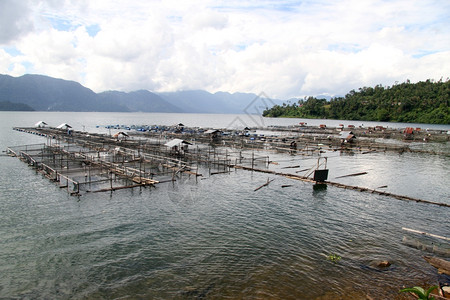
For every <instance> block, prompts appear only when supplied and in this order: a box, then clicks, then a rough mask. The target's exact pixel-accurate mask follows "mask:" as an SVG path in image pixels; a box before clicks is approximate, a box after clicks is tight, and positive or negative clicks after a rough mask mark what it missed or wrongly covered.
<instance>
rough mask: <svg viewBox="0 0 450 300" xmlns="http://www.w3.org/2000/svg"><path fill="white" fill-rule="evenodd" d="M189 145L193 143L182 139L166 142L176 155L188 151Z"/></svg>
mask: <svg viewBox="0 0 450 300" xmlns="http://www.w3.org/2000/svg"><path fill="white" fill-rule="evenodd" d="M189 145H192V144H191V143H189V142H188V141H185V140H182V139H173V140H171V141H169V142H167V143H165V144H164V146H166V147H168V148H169V149H170V151H171V154H174V155H183V154H185V153H186V152H188V147H189Z"/></svg>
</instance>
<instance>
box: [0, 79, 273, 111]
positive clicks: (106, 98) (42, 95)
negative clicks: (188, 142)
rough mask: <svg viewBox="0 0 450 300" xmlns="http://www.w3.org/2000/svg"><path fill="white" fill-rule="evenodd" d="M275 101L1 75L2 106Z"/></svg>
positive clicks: (127, 107)
mask: <svg viewBox="0 0 450 300" xmlns="http://www.w3.org/2000/svg"><path fill="white" fill-rule="evenodd" d="M274 104H282V101H281V100H273V99H269V98H267V97H266V96H265V95H264V94H261V95H259V96H258V95H256V94H251V93H233V94H230V93H227V92H217V93H214V94H212V93H209V92H207V91H203V90H193V91H178V92H164V93H154V92H150V91H148V90H138V91H133V92H128V93H126V92H120V91H105V92H101V93H95V92H94V91H92V90H90V89H88V88H86V87H84V86H82V85H81V84H80V83H78V82H75V81H68V80H63V79H58V78H52V77H48V76H44V75H33V74H27V75H23V76H20V77H12V76H9V75H0V110H21V109H22V110H36V111H100V112H164V113H224V114H227V113H258V114H261V113H262V111H263V110H264V109H265V108H266V107H272V106H273V105H274ZM8 108H10V109H8Z"/></svg>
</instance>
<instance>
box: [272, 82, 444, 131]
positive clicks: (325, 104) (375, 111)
mask: <svg viewBox="0 0 450 300" xmlns="http://www.w3.org/2000/svg"><path fill="white" fill-rule="evenodd" d="M449 98H450V80H449V79H448V78H447V80H446V81H443V80H442V79H441V80H439V81H437V82H435V81H433V80H430V79H429V80H426V81H420V82H417V83H411V82H410V81H409V80H407V81H406V82H404V83H401V84H396V85H393V86H391V87H389V86H388V87H383V86H382V85H376V86H375V87H363V88H359V90H358V91H355V90H351V91H350V92H349V93H347V94H346V95H345V96H344V97H335V98H331V99H330V101H327V100H326V99H318V98H315V97H305V98H304V99H299V100H298V101H297V102H292V101H288V102H286V103H283V105H274V106H273V107H271V108H268V107H267V108H266V109H265V110H264V111H263V116H264V117H286V118H289V117H291V118H305V119H335V120H362V121H383V122H404V123H426V124H450V108H449Z"/></svg>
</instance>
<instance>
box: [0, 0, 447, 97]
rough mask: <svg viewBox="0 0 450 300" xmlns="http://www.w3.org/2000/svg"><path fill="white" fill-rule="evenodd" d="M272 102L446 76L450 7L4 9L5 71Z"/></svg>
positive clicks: (103, 0) (322, 0)
mask: <svg viewBox="0 0 450 300" xmlns="http://www.w3.org/2000/svg"><path fill="white" fill-rule="evenodd" d="M26 73H33V74H43V75H48V76H52V77H57V78H63V79H67V80H75V81H78V82H80V83H81V84H83V85H84V86H86V87H88V88H91V89H92V90H94V91H96V92H101V91H105V90H122V91H132V90H137V89H147V90H150V91H176V90H191V89H204V90H207V91H210V92H216V91H228V92H253V93H256V94H259V93H261V92H264V93H265V94H266V95H268V96H269V97H272V98H279V99H287V98H290V97H303V96H308V95H320V94H328V95H345V94H346V93H347V92H348V91H350V90H351V89H358V88H359V87H363V86H373V85H376V84H382V85H389V86H391V85H393V84H395V83H396V82H404V81H406V80H407V79H409V80H411V82H417V81H421V80H426V79H435V80H439V79H440V78H443V79H444V80H446V79H447V77H449V76H450V1H440V0H437V1H428V0H420V1H416V0H407V1H405V0H386V1H375V0H374V1H371V0H367V1H366V0H347V1H337V0H318V1H309V0H306V1H290V0H287V1H276V0H261V1H251V0H239V1H238V0H230V1H208V0H205V1H200V0H188V1H179V0H176V1H175V0H167V1H166V0H165V1H156V0H154V1H153V0H149V1H144V0H127V1H119V0H95V1H89V0H41V1H39V0H0V74H8V75H12V76H20V75H23V74H26Z"/></svg>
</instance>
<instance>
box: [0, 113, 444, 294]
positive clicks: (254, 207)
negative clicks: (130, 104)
mask: <svg viewBox="0 0 450 300" xmlns="http://www.w3.org/2000/svg"><path fill="white" fill-rule="evenodd" d="M40 120H44V121H45V122H47V123H49V124H50V125H53V126H57V125H59V124H60V123H63V122H67V123H69V124H70V125H72V126H73V127H74V129H75V130H86V131H92V132H94V131H97V132H104V133H107V131H106V130H107V129H105V128H104V127H99V128H97V125H108V124H128V125H131V124H148V125H152V124H161V125H172V124H176V123H179V122H182V123H183V124H185V125H186V126H191V127H193V126H199V127H240V126H243V125H245V126H249V127H252V126H259V125H265V126H268V125H290V124H296V123H298V122H299V120H298V119H262V118H260V117H258V116H247V115H196V114H151V113H136V114H133V113H123V114H121V113H54V112H52V113H46V112H0V148H1V149H2V150H5V149H6V147H8V146H16V145H24V144H34V143H43V142H45V139H43V138H42V137H38V136H34V135H29V134H25V133H20V132H16V131H13V130H12V127H13V126H33V124H35V123H36V122H38V121H40ZM305 121H306V122H308V124H311V125H313V124H315V123H317V124H321V123H325V124H327V125H328V126H333V125H334V124H339V123H342V122H344V124H354V125H356V126H358V125H360V124H359V123H358V122H350V121H347V122H345V121H328V120H327V121H324V120H305ZM370 124H371V123H369V122H364V125H366V126H371V125H370ZM378 124H379V123H377V125H378ZM380 125H381V123H380ZM384 125H385V126H386V124H384ZM387 125H388V126H389V127H406V126H410V124H406V125H405V124H393V123H389V124H387ZM413 126H415V125H413ZM415 127H422V128H438V129H443V130H449V129H450V126H448V125H424V124H420V125H418V126H415ZM444 147H447V149H448V145H444ZM269 155H270V159H271V160H272V161H276V162H278V163H279V164H278V165H274V166H271V168H278V169H281V168H283V167H285V166H290V165H293V164H300V165H302V166H305V167H308V166H310V165H311V164H314V163H315V161H316V160H317V158H303V157H300V156H288V155H282V154H274V153H271V154H269ZM326 155H327V156H328V167H329V169H330V180H332V181H339V182H342V183H346V184H351V185H358V186H364V187H369V188H375V187H379V186H383V185H387V186H388V187H387V188H386V189H385V190H386V191H388V192H392V193H396V194H401V195H408V196H411V197H416V198H421V199H425V200H430V201H436V202H443V203H448V204H450V176H449V175H450V158H449V156H448V155H447V156H438V155H429V154H417V153H404V154H402V155H399V154H394V153H371V154H365V155H352V156H350V155H340V154H338V153H329V154H326ZM0 162H1V163H0V182H1V183H0V214H1V215H0V216H1V218H0V245H1V246H0V274H1V276H0V298H2V299H366V298H365V297H366V295H370V296H371V297H373V298H374V299H395V298H396V297H399V296H398V290H399V289H401V288H402V287H403V286H413V285H418V284H421V285H431V284H435V283H437V281H438V280H443V278H442V277H440V276H438V275H437V272H436V270H435V269H434V268H433V267H431V266H430V265H429V264H428V263H426V262H425V261H424V260H423V259H422V256H423V255H430V254H431V255H436V254H435V253H429V252H426V251H424V250H420V249H417V248H414V247H410V246H408V245H405V244H404V243H402V238H403V237H404V236H405V232H404V231H403V230H402V227H408V228H412V229H417V230H421V231H426V232H430V233H434V234H437V235H441V236H446V237H450V222H449V219H450V209H449V208H447V207H439V206H435V205H429V204H421V203H415V202H407V201H400V200H396V199H393V198H389V197H386V196H381V195H375V194H369V193H361V192H358V191H352V190H345V189H339V188H336V187H332V186H329V187H328V188H327V189H326V190H314V189H313V186H312V185H311V184H309V183H304V182H299V181H294V180H290V179H287V178H282V177H271V179H275V180H274V181H273V182H271V183H270V185H269V186H267V187H264V188H262V189H261V190H259V191H256V192H254V189H255V188H256V187H258V186H260V185H261V184H263V183H264V182H266V181H267V179H268V175H267V174H260V173H251V172H247V171H243V170H237V171H236V172H232V173H230V174H220V175H214V176H210V177H209V176H205V178H204V179H203V180H198V181H195V179H193V178H188V177H185V178H181V179H180V180H178V181H177V182H176V183H174V184H172V183H165V184H160V185H157V186H156V188H141V189H139V188H137V189H128V190H119V191H115V192H113V193H96V194H83V195H82V196H81V197H73V196H70V195H68V194H67V192H66V191H65V190H61V189H60V188H59V187H58V186H57V185H55V184H53V183H52V182H50V181H49V180H47V179H46V178H44V177H43V176H41V175H40V174H37V173H36V172H35V171H34V170H33V169H31V168H29V167H28V166H27V165H26V164H24V163H23V162H21V161H20V160H18V159H17V158H11V157H6V156H1V157H0ZM284 171H286V170H284ZM363 171H365V172H367V173H368V174H367V175H364V176H357V177H347V178H342V179H335V177H338V176H340V175H345V174H351V173H356V172H363ZM282 185H292V186H291V187H288V188H282V187H281V186H282ZM413 237H414V236H413ZM419 239H420V237H419ZM433 242H435V243H441V242H442V241H440V240H439V241H438V240H436V241H433ZM441 246H442V247H444V248H445V247H448V244H445V243H443V244H442V245H441ZM445 249H448V248H445ZM331 254H337V255H339V256H340V257H341V259H340V260H339V261H338V262H336V263H334V262H332V261H330V260H329V259H327V257H329V256H330V255H331ZM376 260H389V261H391V262H392V265H391V266H390V267H389V268H387V269H384V270H379V269H377V268H374V267H373V266H371V262H373V261H376ZM444 280H445V278H444Z"/></svg>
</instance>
